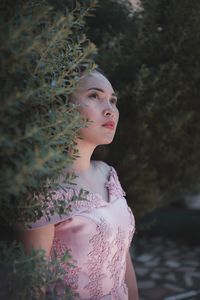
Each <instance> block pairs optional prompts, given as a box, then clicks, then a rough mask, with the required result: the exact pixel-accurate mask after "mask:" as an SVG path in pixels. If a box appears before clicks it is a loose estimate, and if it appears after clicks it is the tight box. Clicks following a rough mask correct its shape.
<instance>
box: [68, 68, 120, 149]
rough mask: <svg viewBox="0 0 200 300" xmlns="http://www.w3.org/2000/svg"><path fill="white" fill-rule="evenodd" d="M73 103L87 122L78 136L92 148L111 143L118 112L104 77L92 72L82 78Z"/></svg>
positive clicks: (110, 89) (115, 98) (113, 96)
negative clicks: (88, 122)
mask: <svg viewBox="0 0 200 300" xmlns="http://www.w3.org/2000/svg"><path fill="white" fill-rule="evenodd" d="M73 99H74V102H75V103H76V104H79V105H80V109H79V111H80V113H81V114H83V115H84V116H85V117H86V118H87V119H88V120H89V121H92V123H90V124H89V125H88V127H87V128H81V130H80V136H81V138H82V139H83V141H87V142H88V143H90V144H92V145H93V146H98V145H103V144H109V143H111V142H112V140H113V138H114V135H115V131H116V127H117V123H118V119H119V111H118V109H117V107H116V104H117V97H116V95H115V93H114V91H113V88H112V86H111V84H110V82H109V81H108V79H107V78H106V77H104V76H103V75H102V74H101V73H99V72H97V71H94V72H92V73H91V74H90V75H89V76H87V77H85V78H83V79H82V80H81V81H80V83H79V86H78V88H77V90H76V92H75V93H74V95H73Z"/></svg>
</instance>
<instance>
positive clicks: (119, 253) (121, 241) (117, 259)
mask: <svg viewBox="0 0 200 300" xmlns="http://www.w3.org/2000/svg"><path fill="white" fill-rule="evenodd" d="M125 237H126V234H125V231H124V230H122V229H121V228H120V227H118V232H117V235H116V237H115V241H114V243H112V245H115V246H116V252H115V255H114V256H113V257H112V259H111V261H110V263H109V265H108V269H109V271H110V273H111V276H110V278H112V279H113V288H112V290H111V294H112V296H113V300H121V297H120V295H119V293H118V287H119V286H120V277H121V272H122V270H123V269H124V265H125V263H126V262H125V261H124V260H123V256H124V251H125V250H124V249H126V247H127V246H126V243H125ZM124 272H125V269H124ZM124 275H125V274H124Z"/></svg>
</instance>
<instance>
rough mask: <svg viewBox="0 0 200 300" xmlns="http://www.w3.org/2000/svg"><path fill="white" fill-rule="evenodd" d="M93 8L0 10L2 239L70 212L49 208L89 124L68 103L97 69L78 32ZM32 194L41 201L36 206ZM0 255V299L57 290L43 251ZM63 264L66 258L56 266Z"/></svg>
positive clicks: (29, 5) (43, 5)
mask: <svg viewBox="0 0 200 300" xmlns="http://www.w3.org/2000/svg"><path fill="white" fill-rule="evenodd" d="M95 5H96V1H90V2H87V3H86V4H85V5H79V4H78V3H77V5H76V7H74V8H73V10H72V11H70V9H69V8H70V7H71V2H70V1H69V6H68V5H67V2H66V3H65V9H64V10H63V11H62V12H61V11H60V10H56V8H55V7H53V6H50V5H49V4H48V3H47V2H46V1H43V0H42V1H36V0H34V1H16V2H15V3H12V1H7V2H6V1H3V2H2V3H1V12H2V14H1V21H0V32H1V34H0V45H1V46H0V51H1V53H0V62H1V74H0V85H1V105H0V159H1V173H0V195H1V196H0V197H1V198H0V217H1V223H3V225H4V227H3V228H4V231H5V232H7V231H6V230H7V227H6V226H7V225H10V226H12V227H13V226H15V225H16V223H22V224H23V225H26V224H28V223H30V222H34V221H35V220H37V219H39V218H40V217H41V216H42V215H44V216H45V217H46V218H47V219H49V218H50V217H51V215H53V214H54V213H55V212H57V213H59V214H61V213H67V212H68V207H65V205H64V201H63V199H60V201H58V202H54V203H53V205H52V196H53V194H52V192H50V190H52V188H53V189H56V188H57V187H58V183H57V180H56V179H57V177H58V174H59V173H60V172H61V171H62V170H63V169H64V168H66V167H67V166H69V164H71V163H72V161H73V160H74V159H75V158H76V157H77V155H78V153H77V149H76V146H75V144H74V138H75V137H76V136H77V134H78V130H79V128H80V127H83V126H86V125H87V122H86V120H84V119H83V117H82V116H81V115H80V114H79V113H78V109H77V106H75V105H72V104H70V103H69V102H68V98H69V95H70V94H71V93H72V92H73V91H74V89H75V87H76V86H77V83H78V81H79V80H80V77H81V76H82V75H84V74H87V73H89V72H90V71H91V70H92V69H93V68H94V66H95V64H94V62H93V59H92V57H93V55H94V53H95V52H96V48H95V46H94V45H93V44H92V43H90V41H89V40H88V39H87V37H86V36H85V35H84V33H83V27H84V18H85V17H86V16H88V15H89V14H90V12H91V11H92V10H93V8H94V6H95ZM69 149H70V156H69V151H68V150H69ZM70 179H71V178H68V177H66V180H70ZM38 194H42V195H43V196H44V197H43V198H45V200H44V201H42V202H41V201H38V198H37V196H38ZM72 200H73V199H72ZM50 202H51V205H50ZM4 236H5V238H4V239H7V240H8V239H9V237H8V236H6V234H4ZM0 255H1V266H0V278H1V280H0V281H1V285H0V298H1V299H9V300H27V299H30V300H33V299H34V300H36V299H46V298H45V296H44V287H46V285H48V284H49V283H52V282H54V284H55V285H56V284H59V285H60V284H61V283H62V278H63V275H64V273H63V270H62V268H60V267H59V266H61V265H62V262H60V261H56V260H55V261H52V262H51V263H50V264H49V263H47V261H46V259H45V256H44V253H43V252H40V251H35V252H34V251H33V252H32V253H30V254H29V255H27V254H25V253H24V250H23V247H22V246H20V245H18V244H13V243H7V242H5V241H4V242H1V244H0ZM68 258H69V257H68V255H67V253H66V255H65V256H64V257H63V258H62V259H63V260H65V262H67V260H68ZM72 267H73V266H72ZM48 297H49V298H48V299H71V298H72V295H71V292H70V290H69V289H68V287H64V288H63V295H62V297H61V296H60V297H58V295H56V290H52V292H51V293H50V294H49V296H48Z"/></svg>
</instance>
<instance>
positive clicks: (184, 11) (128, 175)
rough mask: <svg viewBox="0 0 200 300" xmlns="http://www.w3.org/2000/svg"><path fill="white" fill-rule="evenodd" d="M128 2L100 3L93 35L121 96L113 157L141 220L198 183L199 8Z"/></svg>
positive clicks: (154, 0)
mask: <svg viewBox="0 0 200 300" xmlns="http://www.w3.org/2000/svg"><path fill="white" fill-rule="evenodd" d="M125 2H126V1H112V0H110V1H101V6H100V7H99V8H98V10H97V11H96V13H95V15H96V18H94V19H90V20H89V22H88V32H89V36H90V38H91V40H92V41H94V42H95V43H96V44H97V46H98V47H99V57H98V63H99V64H100V66H101V67H102V68H103V69H104V70H105V72H106V73H107V74H108V77H109V78H110V80H111V82H112V83H113V84H114V87H115V89H118V90H119V98H120V100H119V110H120V116H121V117H120V123H119V130H118V133H117V137H116V139H115V143H114V144H113V145H112V146H111V148H110V149H111V150H110V156H109V158H108V159H111V160H112V161H113V163H114V164H115V165H117V166H118V170H119V173H120V178H121V180H122V184H123V185H124V188H125V189H126V191H127V195H128V201H129V204H130V205H131V206H132V207H133V208H134V209H135V210H136V214H137V215H139V214H144V213H145V212H147V211H149V210H151V209H152V208H154V207H155V206H156V205H158V204H159V203H160V202H161V203H165V201H166V200H167V199H172V198H173V197H174V195H175V194H176V193H180V192H182V191H184V190H190V189H193V188H195V187H197V185H198V184H199V181H200V171H199V170H200V163H199V162H200V151H199V149H200V135H199V132H200V122H199V110H200V102H199V98H200V90H199V84H200V73H199V66H200V56H199V52H200V46H199V45H200V35H199V30H200V19H199V13H200V3H199V1H195V0H194V1H187V0H178V1H177V0H167V1H160V0H151V1H148V0H144V1H141V9H140V10H139V11H134V10H131V9H130V7H131V6H130V5H129V6H127V2H126V3H125ZM102 20H103V21H102ZM91 28H92V29H91ZM94 28H95V30H94Z"/></svg>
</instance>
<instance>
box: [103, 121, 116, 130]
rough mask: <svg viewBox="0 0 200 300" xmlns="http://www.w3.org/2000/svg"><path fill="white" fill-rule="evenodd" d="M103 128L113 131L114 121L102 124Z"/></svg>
mask: <svg viewBox="0 0 200 300" xmlns="http://www.w3.org/2000/svg"><path fill="white" fill-rule="evenodd" d="M103 127H106V128H109V129H115V122H114V121H108V122H106V123H104V124H103Z"/></svg>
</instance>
